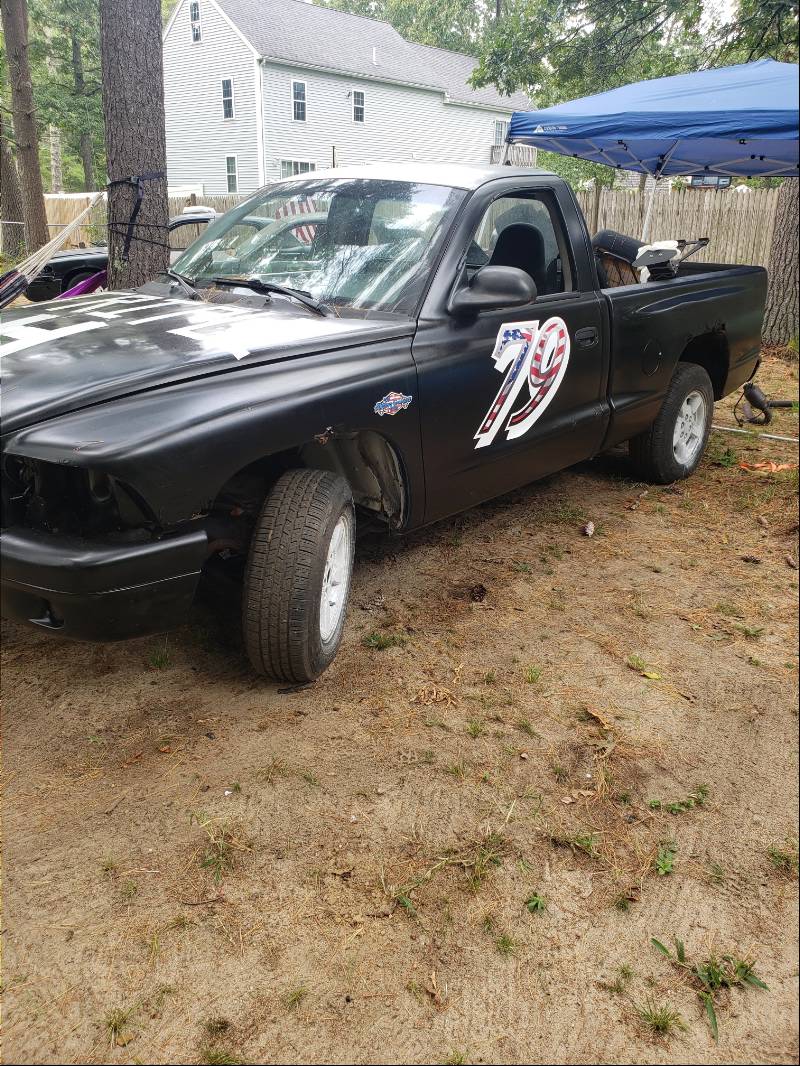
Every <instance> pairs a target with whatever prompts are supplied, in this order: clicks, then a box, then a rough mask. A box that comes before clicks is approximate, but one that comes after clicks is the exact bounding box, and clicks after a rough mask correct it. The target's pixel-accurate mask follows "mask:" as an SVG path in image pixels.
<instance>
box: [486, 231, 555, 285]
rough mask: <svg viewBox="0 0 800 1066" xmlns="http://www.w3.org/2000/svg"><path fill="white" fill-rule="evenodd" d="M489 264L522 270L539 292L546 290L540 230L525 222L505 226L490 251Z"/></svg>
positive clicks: (542, 243)
mask: <svg viewBox="0 0 800 1066" xmlns="http://www.w3.org/2000/svg"><path fill="white" fill-rule="evenodd" d="M489 262H490V265H491V266H510V267H517V269H518V270H524V271H525V273H526V274H528V275H529V276H530V277H531V278H533V281H534V282H535V284H536V288H537V290H538V291H539V292H547V291H548V286H547V266H546V263H545V247H544V237H543V236H542V233H541V230H539V229H538V228H537V227H536V226H531V225H530V224H529V223H527V222H514V223H512V225H510V226H506V228H505V229H504V230H502V231H501V232H500V236H499V237H498V238H497V244H495V246H494V250H493V251H492V258H491V259H490V261H489Z"/></svg>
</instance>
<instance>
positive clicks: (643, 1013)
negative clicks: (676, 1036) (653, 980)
mask: <svg viewBox="0 0 800 1066" xmlns="http://www.w3.org/2000/svg"><path fill="white" fill-rule="evenodd" d="M633 1006H634V1009H635V1011H636V1013H637V1014H638V1015H639V1017H640V1018H641V1020H642V1022H643V1023H644V1024H645V1025H646V1026H647V1028H648V1029H649V1030H650V1031H651V1032H652V1033H655V1034H657V1035H658V1036H671V1035H672V1034H673V1033H675V1032H678V1031H681V1032H685V1031H686V1023H685V1022H684V1020H683V1017H682V1016H681V1014H680V1013H679V1012H678V1011H676V1010H675V1008H674V1007H670V1006H669V1005H667V1004H666V1003H655V1002H654V1001H653V1000H646V1001H645V1002H644V1003H641V1004H636V1003H634V1005H633Z"/></svg>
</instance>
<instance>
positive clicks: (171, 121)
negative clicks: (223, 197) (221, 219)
mask: <svg viewBox="0 0 800 1066" xmlns="http://www.w3.org/2000/svg"><path fill="white" fill-rule="evenodd" d="M474 67H475V60H474V59H472V58H470V57H469V56H465V55H461V54H459V53H458V52H448V51H445V50H444V49H442V48H432V47H429V46H427V45H420V44H411V43H410V42H409V41H406V40H405V39H404V38H403V37H401V36H400V34H399V33H398V32H397V31H396V30H395V29H394V28H393V27H392V26H390V25H389V24H388V23H387V22H381V21H379V20H378V19H372V18H365V17H363V16H360V15H350V14H347V13H345V12H341V11H334V10H331V9H329V8H326V7H318V6H315V5H312V4H308V3H304V2H302V0H179V3H178V5H177V7H176V8H175V10H174V12H173V14H172V17H171V18H170V20H169V22H168V24H167V26H166V29H165V31H164V102H165V110H166V124H167V171H168V180H169V184H170V185H171V186H182V185H188V186H195V187H197V186H202V189H203V192H205V193H225V192H249V191H251V190H253V189H257V188H258V187H259V186H261V185H263V184H265V183H266V182H268V181H273V180H275V179H278V178H280V177H284V176H287V175H290V174H297V173H302V172H305V171H307V170H315V169H318V168H322V167H329V166H332V165H339V166H342V165H344V164H351V163H369V162H387V161H393V160H411V159H417V160H420V161H454V162H456V161H457V162H462V163H488V162H489V161H490V159H491V158H492V157H493V156H494V157H497V154H498V152H499V148H495V146H498V145H501V144H502V143H503V140H504V138H505V133H506V129H507V123H508V120H509V117H510V115H511V112H512V111H513V110H516V109H520V108H526V107H527V106H528V100H527V97H525V96H523V95H522V94H516V95H514V96H511V97H507V96H501V95H500V94H499V93H498V92H497V91H496V90H495V89H493V88H484V89H472V88H470V86H469V85H468V79H469V76H470V74H471V73H472V71H473V69H474Z"/></svg>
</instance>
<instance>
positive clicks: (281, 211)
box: [275, 196, 317, 244]
mask: <svg viewBox="0 0 800 1066" xmlns="http://www.w3.org/2000/svg"><path fill="white" fill-rule="evenodd" d="M316 211H317V201H316V200H311V199H309V198H308V197H303V198H302V199H301V198H300V197H299V196H295V197H293V198H292V199H291V200H287V201H286V203H285V204H284V205H283V207H279V208H278V210H277V211H276V212H275V218H276V220H277V219H279V218H295V217H296V216H299V215H313V214H315V213H316ZM316 232H317V227H316V226H315V225H314V223H313V222H309V223H308V225H306V226H298V227H297V228H296V229H295V231H294V233H295V236H296V237H297V239H298V241H301V242H302V243H303V244H311V242H312V241H313V240H314V237H315V235H316Z"/></svg>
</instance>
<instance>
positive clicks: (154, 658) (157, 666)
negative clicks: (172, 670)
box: [147, 637, 171, 670]
mask: <svg viewBox="0 0 800 1066" xmlns="http://www.w3.org/2000/svg"><path fill="white" fill-rule="evenodd" d="M170 662H171V657H170V653H169V647H168V646H167V637H164V643H163V645H162V644H159V645H158V646H157V647H155V648H151V649H150V651H149V652H148V653H147V665H148V666H149V667H150V669H151V670H166V669H167V667H168V666H169V664H170Z"/></svg>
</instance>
